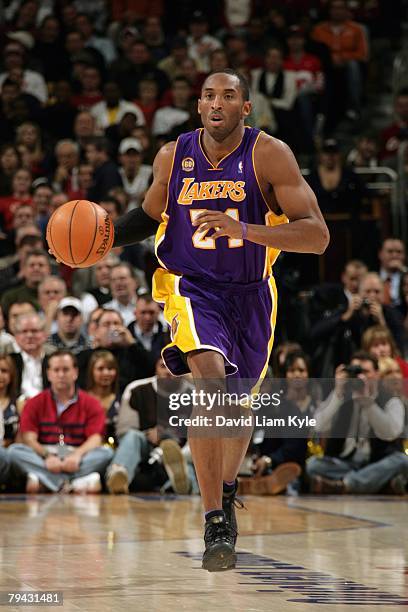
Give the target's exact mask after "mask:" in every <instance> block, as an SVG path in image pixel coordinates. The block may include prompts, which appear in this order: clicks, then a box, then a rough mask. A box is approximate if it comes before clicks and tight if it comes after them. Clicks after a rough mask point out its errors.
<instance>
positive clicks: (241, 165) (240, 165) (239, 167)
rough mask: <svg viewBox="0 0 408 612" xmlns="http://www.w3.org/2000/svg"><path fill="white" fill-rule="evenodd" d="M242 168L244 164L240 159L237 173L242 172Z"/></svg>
mask: <svg viewBox="0 0 408 612" xmlns="http://www.w3.org/2000/svg"><path fill="white" fill-rule="evenodd" d="M243 169H244V164H243V163H242V161H240V162H239V164H238V174H242V171H243Z"/></svg>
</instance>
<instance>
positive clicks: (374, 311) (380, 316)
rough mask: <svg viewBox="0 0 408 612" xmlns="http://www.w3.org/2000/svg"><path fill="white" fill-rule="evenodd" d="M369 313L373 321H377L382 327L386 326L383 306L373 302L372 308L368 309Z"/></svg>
mask: <svg viewBox="0 0 408 612" xmlns="http://www.w3.org/2000/svg"><path fill="white" fill-rule="evenodd" d="M368 311H369V313H370V315H371V316H372V317H373V319H375V320H376V321H377V322H378V323H379V324H380V325H386V323H385V319H384V313H383V308H382V306H381V304H379V303H378V302H371V304H370V306H369V307H368Z"/></svg>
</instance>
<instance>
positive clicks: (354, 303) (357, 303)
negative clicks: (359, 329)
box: [341, 294, 363, 321]
mask: <svg viewBox="0 0 408 612" xmlns="http://www.w3.org/2000/svg"><path fill="white" fill-rule="evenodd" d="M362 303H363V299H362V297H361V296H360V295H358V294H356V295H353V297H352V298H351V302H350V304H349V306H348V308H347V310H346V312H345V313H344V314H343V315H342V316H341V320H342V321H348V320H349V319H351V317H352V316H353V315H354V313H355V312H357V311H358V310H360V308H361V304H362Z"/></svg>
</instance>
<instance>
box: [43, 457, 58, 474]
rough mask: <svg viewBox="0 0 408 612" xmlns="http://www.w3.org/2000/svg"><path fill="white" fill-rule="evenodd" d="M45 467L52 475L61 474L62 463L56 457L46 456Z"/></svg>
mask: <svg viewBox="0 0 408 612" xmlns="http://www.w3.org/2000/svg"><path fill="white" fill-rule="evenodd" d="M45 467H46V468H47V470H48V471H49V472H52V473H53V474H60V473H61V472H62V461H61V459H60V458H59V457H57V455H48V457H47V458H46V460H45Z"/></svg>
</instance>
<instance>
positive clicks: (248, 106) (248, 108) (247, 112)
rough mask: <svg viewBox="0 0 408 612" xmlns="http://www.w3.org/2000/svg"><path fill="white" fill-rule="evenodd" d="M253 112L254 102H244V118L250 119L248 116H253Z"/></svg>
mask: <svg viewBox="0 0 408 612" xmlns="http://www.w3.org/2000/svg"><path fill="white" fill-rule="evenodd" d="M251 111H252V102H250V101H249V100H247V101H246V102H244V105H243V107H242V116H243V117H248V115H250V114H251Z"/></svg>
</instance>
